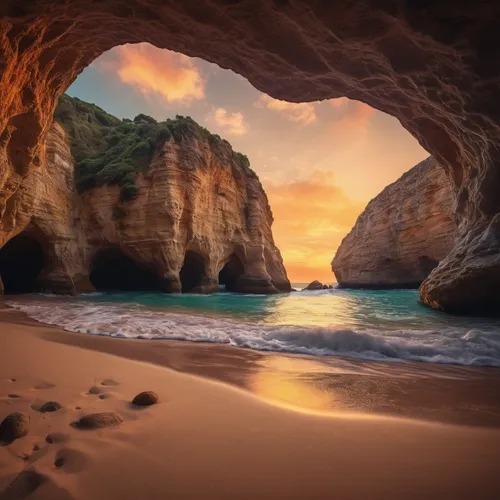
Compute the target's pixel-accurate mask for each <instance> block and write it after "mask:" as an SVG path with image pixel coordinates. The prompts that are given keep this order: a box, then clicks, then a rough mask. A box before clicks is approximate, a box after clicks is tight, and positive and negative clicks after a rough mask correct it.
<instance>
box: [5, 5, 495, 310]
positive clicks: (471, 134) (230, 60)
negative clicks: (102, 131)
mask: <svg viewBox="0 0 500 500" xmlns="http://www.w3.org/2000/svg"><path fill="white" fill-rule="evenodd" d="M122 3H123V2H121V3H119V2H117V1H116V0H102V1H100V2H94V1H89V0H66V1H64V2H48V1H37V2H33V1H30V0H4V1H3V2H2V4H1V7H0V61H1V64H0V95H1V96H2V98H1V99H0V217H1V218H2V219H3V218H4V217H7V218H8V217H9V213H8V209H7V205H8V204H9V199H10V198H11V197H12V196H14V195H15V193H16V191H17V190H19V189H20V188H21V186H22V184H23V182H24V179H25V176H26V173H27V172H28V171H29V170H31V169H36V168H39V167H40V164H41V156H40V154H41V149H42V147H43V144H44V141H45V137H46V133H47V131H48V129H49V126H50V123H51V120H52V115H53V111H54V108H55V106H56V103H57V99H58V97H59V96H60V95H61V94H62V93H63V92H64V91H65V90H66V89H67V88H68V87H69V86H70V85H71V83H72V82H73V81H74V80H75V78H76V77H77V75H78V74H79V73H80V72H81V71H82V70H83V69H84V68H85V67H86V66H88V65H89V64H90V63H91V62H92V61H93V60H95V58H96V57H98V56H99V55H100V54H102V53H103V52H105V51H107V50H109V49H110V48H112V47H114V46H117V45H121V44H125V43H139V42H148V43H152V44H153V45H155V46H157V47H160V48H166V49H170V50H175V51H177V52H181V53H183V54H186V55H188V56H192V57H201V58H203V59H205V60H207V61H212V62H215V63H217V64H218V65H219V66H221V67H223V68H228V69H232V70H233V71H235V72H236V73H238V74H241V75H243V76H244V77H246V78H248V80H249V81H250V82H251V83H252V84H253V85H254V86H255V87H256V88H258V89H259V90H261V91H263V92H266V93H267V94H269V95H271V96H272V97H274V98H278V99H283V100H287V101H292V102H302V101H315V100H321V99H330V98H337V97H342V96H346V97H349V98H351V99H357V100H360V101H363V102H365V103H367V104H369V105H370V106H373V107H375V108H376V109H379V110H382V111H384V112H386V113H389V114H391V115H393V116H395V117H396V118H397V119H398V120H399V121H400V122H401V123H402V125H403V126H404V127H405V128H406V129H407V130H408V131H409V132H410V133H412V134H413V135H414V136H415V137H416V138H417V139H418V141H419V142H420V144H422V145H423V146H424V147H425V148H426V150H427V151H429V153H430V154H432V156H433V157H435V158H436V159H437V161H438V162H439V164H441V165H442V166H443V167H444V168H445V170H446V171H447V173H448V175H449V176H450V178H451V179H452V180H453V182H454V184H455V192H456V193H457V197H456V200H455V203H454V212H455V217H456V219H457V221H458V232H457V238H456V240H455V244H454V248H453V250H452V251H451V252H450V253H449V255H448V256H447V257H446V258H445V259H443V260H442V261H441V263H440V264H439V266H438V267H437V268H436V269H435V270H434V271H433V272H432V273H431V275H430V276H429V278H428V279H427V280H426V282H425V284H423V285H422V287H421V288H420V295H421V299H422V301H423V302H424V303H426V304H428V305H430V306H432V307H434V308H439V309H444V310H447V311H455V312H467V311H473V312H480V311H493V312H495V311H498V310H499V309H500V295H499V294H498V293H492V291H495V290H498V288H499V286H500V231H499V229H498V228H499V227H500V202H499V197H498V192H499V189H500V107H499V106H498V105H497V104H496V103H498V102H499V97H500V85H499V84H498V77H499V75H500V66H499V64H498V50H496V47H498V45H499V42H500V31H499V30H498V23H497V22H496V19H498V18H499V16H500V2H456V1H452V0H434V1H432V2H396V1H393V2H375V1H371V0H358V1H355V2H336V3H335V4H334V3H333V2H308V1H305V0H302V1H300V0H295V1H288V2H275V1H270V0H259V1H254V0H252V1H248V2H237V3H234V2H227V1H226V0H209V1H208V2H205V3H203V6H204V7H203V8H200V2H199V0H185V1H183V2H158V1H153V0H129V1H128V2H127V4H126V6H123V5H122ZM200 9H201V10H200ZM443 26H445V27H446V29H443ZM2 237H3V236H2Z"/></svg>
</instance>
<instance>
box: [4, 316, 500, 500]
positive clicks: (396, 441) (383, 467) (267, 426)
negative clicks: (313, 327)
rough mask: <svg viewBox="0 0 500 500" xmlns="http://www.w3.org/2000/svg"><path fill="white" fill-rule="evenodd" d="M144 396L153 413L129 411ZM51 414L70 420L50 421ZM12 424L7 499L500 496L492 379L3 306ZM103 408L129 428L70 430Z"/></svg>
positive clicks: (497, 411)
mask: <svg viewBox="0 0 500 500" xmlns="http://www.w3.org/2000/svg"><path fill="white" fill-rule="evenodd" d="M103 382H104V384H103ZM110 382H113V383H112V384H111V383H110ZM91 387H96V388H97V389H96V390H93V391H91V393H89V389H90V388H91ZM144 390H152V391H155V392H156V393H157V394H158V395H159V397H160V403H159V404H157V405H153V406H151V407H147V408H140V409H138V408H136V407H134V406H133V405H131V404H130V402H131V400H132V399H133V397H134V396H135V395H136V394H137V393H139V392H141V391H144ZM94 392H95V394H94ZM16 396H17V397H16ZM47 401H57V402H59V403H60V404H61V405H62V407H63V408H62V409H60V410H57V411H56V412H53V413H41V412H40V411H39V409H40V406H41V405H42V404H43V403H45V402H47ZM15 411H22V412H25V413H27V414H28V415H29V416H30V419H31V423H30V429H29V433H28V435H27V436H25V437H23V438H20V439H17V440H15V441H14V442H13V443H11V444H9V445H8V446H6V445H4V446H0V492H4V493H3V497H2V496H1V495H2V494H1V493H0V498H39V499H55V500H57V499H59V498H61V499H66V498H78V499H79V498H82V499H87V498H88V499H100V498H102V499H128V498H151V499H156V498H158V499H160V498H162V499H163V498H172V499H199V498H200V499H201V498H206V499H209V498H217V499H234V498H238V499H281V498H283V499H299V498H300V499H304V498H307V499H327V498H339V499H401V498H405V499H417V498H418V499H421V498H431V499H434V498H436V499H438V498H439V499H461V498H464V499H465V498H467V499H470V498H481V499H486V500H488V499H492V500H493V499H496V498H498V491H499V488H500V476H499V474H498V470H499V466H500V370H498V369H485V368H483V369H480V368H464V367H458V366H445V365H430V364H427V363H425V364H424V363H420V364H419V363H375V362H373V363H367V362H361V361H353V360H347V359H341V358H325V359H323V358H319V359H311V358H307V357H301V356H283V355H277V354H266V353H258V352H254V351H247V350H243V349H237V348H233V347H229V346H220V345H210V344H192V343H187V342H175V341H146V340H123V339H112V338H107V337H94V336H90V335H82V334H75V333H69V332H64V331H63V330H61V329H60V328H56V327H49V326H45V325H41V324H38V323H36V322H34V321H32V320H30V319H28V318H27V317H26V316H25V315H23V314H22V313H19V312H17V311H14V310H11V309H2V310H0V419H3V418H4V417H5V416H6V415H7V414H9V413H11V412H15ZM103 411H114V412H117V413H119V414H120V415H121V416H122V417H123V419H124V422H123V423H122V424H120V425H119V427H117V428H106V429H99V430H81V429H79V428H76V427H74V426H72V425H71V424H72V423H73V422H75V421H76V420H78V419H79V418H80V417H82V416H84V415H87V414H89V413H94V412H103ZM403 417H404V418H403ZM51 433H52V434H54V433H55V434H56V436H59V437H60V440H57V439H56V440H55V442H53V443H52V444H50V443H48V442H47V441H46V437H47V435H48V434H51ZM9 485H11V486H10V487H9Z"/></svg>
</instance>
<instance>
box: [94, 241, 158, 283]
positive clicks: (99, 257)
mask: <svg viewBox="0 0 500 500" xmlns="http://www.w3.org/2000/svg"><path fill="white" fill-rule="evenodd" d="M89 279H90V282H91V283H92V285H93V286H94V288H95V289H96V290H100V291H105V290H129V291H130V290H157V289H159V288H160V283H159V280H158V277H157V276H156V273H155V272H154V271H153V270H152V269H151V268H148V267H146V266H145V265H143V264H139V263H137V262H136V261H135V260H134V259H132V258H131V257H129V256H127V255H126V254H125V253H123V251H122V250H120V249H119V248H115V247H113V248H105V249H103V250H100V251H98V252H97V253H96V254H95V255H94V258H93V259H92V263H91V269H90V274H89Z"/></svg>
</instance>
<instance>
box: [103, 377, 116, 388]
mask: <svg viewBox="0 0 500 500" xmlns="http://www.w3.org/2000/svg"><path fill="white" fill-rule="evenodd" d="M101 385H108V386H111V387H116V386H117V385H120V382H117V381H116V380H113V379H112V378H105V379H104V380H103V381H102V382H101Z"/></svg>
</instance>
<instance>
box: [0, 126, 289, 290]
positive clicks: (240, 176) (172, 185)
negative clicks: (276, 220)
mask: <svg viewBox="0 0 500 500" xmlns="http://www.w3.org/2000/svg"><path fill="white" fill-rule="evenodd" d="M44 155H45V161H44V162H42V165H41V166H40V168H38V169H32V170H30V172H29V173H28V176H27V177H26V179H25V180H24V182H23V184H22V188H21V189H19V190H18V191H16V193H15V194H14V195H13V196H12V197H11V198H10V199H9V204H8V207H7V211H6V213H8V215H9V217H8V218H5V217H4V218H3V219H2V226H1V227H0V234H2V237H3V241H1V242H0V245H2V246H3V248H2V249H1V250H0V274H1V275H2V276H3V277H4V282H5V281H6V279H7V281H9V283H10V284H12V283H19V282H22V281H23V280H24V279H25V278H26V277H25V276H23V275H22V273H21V268H22V267H23V266H21V262H19V260H18V261H16V260H15V259H16V255H18V256H22V255H25V256H26V258H27V259H29V260H31V261H34V260H36V259H37V258H36V257H35V253H33V252H35V251H36V250H37V249H38V253H39V254H40V251H41V254H40V255H42V257H41V265H40V267H41V270H40V269H39V272H37V271H33V272H36V283H34V285H33V286H34V288H36V289H43V290H47V291H52V292H55V293H78V292H84V291H90V290H94V285H95V284H96V283H98V284H99V285H103V286H104V287H107V288H114V287H119V286H120V283H118V282H116V281H115V282H113V279H114V278H116V279H118V280H120V279H122V280H123V276H128V278H127V279H128V281H126V282H123V281H122V283H121V284H122V285H123V283H125V286H126V287H130V288H134V287H135V286H136V285H137V287H139V288H141V287H144V286H148V287H149V285H152V286H153V287H155V288H158V289H161V290H163V291H166V292H179V291H181V290H183V291H188V292H201V293H208V292H213V291H218V290H219V278H220V280H221V282H223V283H225V284H226V288H228V289H231V290H234V291H241V292H247V293H277V292H278V291H289V290H290V283H289V281H288V278H287V276H286V271H285V269H284V266H283V261H282V259H281V255H280V252H279V250H278V249H277V248H276V246H275V245H274V241H273V236H272V231H271V224H272V222H273V219H272V213H271V210H270V207H269V204H268V201H267V197H266V194H265V192H264V191H263V189H262V186H261V184H260V182H259V180H258V178H257V176H256V175H255V173H254V172H252V171H251V170H250V169H249V168H248V165H246V164H245V162H244V161H243V160H239V159H238V158H236V159H235V156H234V153H233V152H232V149H231V147H230V146H229V144H228V143H225V142H223V141H215V142H214V141H213V140H209V139H207V138H206V137H200V138H192V137H191V138H185V137H184V138H182V139H181V140H176V139H174V137H170V138H169V140H167V141H166V142H165V143H164V144H163V145H162V146H161V148H158V149H157V150H155V152H154V154H153V159H152V161H151V164H150V166H149V168H148V169H146V170H145V171H144V173H137V174H136V175H135V183H136V187H137V193H136V195H135V197H134V198H133V199H132V200H126V201H123V200H122V198H123V197H122V196H121V191H120V189H121V188H120V186H118V185H104V186H99V187H94V188H92V189H90V190H87V191H85V192H84V193H83V194H78V193H77V192H76V190H75V188H74V185H75V182H74V168H75V166H74V160H73V157H72V154H71V151H70V147H69V143H68V138H67V136H66V134H65V132H64V130H63V129H62V127H61V126H60V125H59V124H58V123H56V122H54V124H53V125H52V126H51V128H50V130H49V133H48V136H47V141H46V148H45V152H44ZM121 200H122V201H121ZM16 236H17V237H16ZM28 240H29V242H31V243H30V244H31V247H33V252H32V254H29V251H31V250H30V248H31V247H29V248H28V246H29V245H28V244H27V242H28ZM113 266H114V267H113ZM134 266H135V267H134ZM16 269H17V271H15V270H16ZM16 272H18V275H17V276H16V275H15V273H16ZM19 273H21V274H19ZM113 273H114V274H113ZM134 273H135V274H134ZM145 276H146V277H145ZM148 277H149V278H150V279H149V281H148ZM26 279H27V278H26ZM134 280H136V281H135V282H134ZM5 285H6V292H8V291H9V290H8V289H7V288H8V283H7V282H5ZM27 286H28V285H27ZM16 291H29V290H24V289H22V290H16Z"/></svg>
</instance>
